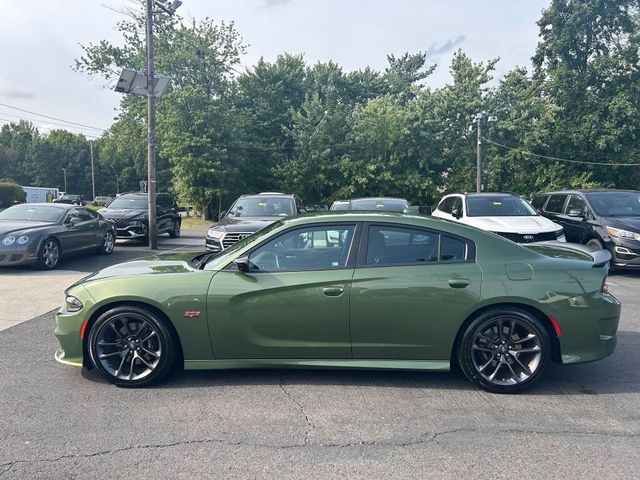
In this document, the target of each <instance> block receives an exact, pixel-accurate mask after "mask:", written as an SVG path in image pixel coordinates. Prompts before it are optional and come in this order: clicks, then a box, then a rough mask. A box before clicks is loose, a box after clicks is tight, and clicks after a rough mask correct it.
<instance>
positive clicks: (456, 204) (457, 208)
mask: <svg viewBox="0 0 640 480" xmlns="http://www.w3.org/2000/svg"><path fill="white" fill-rule="evenodd" d="M453 212H456V213H458V214H459V215H462V198H460V197H455V198H454V199H453V205H452V206H451V213H452V214H453Z"/></svg>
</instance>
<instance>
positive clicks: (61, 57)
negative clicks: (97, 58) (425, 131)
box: [0, 0, 550, 137]
mask: <svg viewBox="0 0 640 480" xmlns="http://www.w3.org/2000/svg"><path fill="white" fill-rule="evenodd" d="M549 2H550V0H544V1H543V0H446V1H444V0H183V4H182V6H181V7H180V9H179V10H178V13H179V14H180V15H181V16H183V17H184V18H185V19H187V20H189V19H193V18H195V19H198V18H202V17H205V16H208V17H210V18H212V19H214V20H216V21H217V20H225V21H234V22H235V26H236V28H237V30H238V31H239V32H240V34H241V35H242V37H243V39H244V42H245V43H246V44H248V49H247V54H246V55H245V56H244V57H243V58H242V67H243V68H250V67H251V65H253V64H255V63H256V62H257V60H258V59H260V57H264V58H265V59H266V60H268V61H273V60H275V58H276V57H277V56H278V54H280V53H283V52H289V53H294V54H297V53H302V54H304V57H305V59H306V61H307V62H308V63H310V64H313V63H316V62H319V61H321V62H323V61H328V60H333V61H334V62H336V63H338V64H340V65H341V66H342V67H343V69H344V70H346V71H349V70H357V69H360V68H364V67H366V66H370V67H372V68H374V69H378V70H384V68H385V66H386V64H387V55H388V54H395V55H401V54H402V53H404V52H418V51H426V52H427V53H428V61H429V62H430V63H436V64H437V65H438V67H437V68H436V70H435V72H434V73H433V74H432V75H431V76H430V77H429V78H428V79H427V80H426V82H425V83H426V84H427V85H429V86H431V87H441V86H443V85H445V84H446V83H448V82H450V76H449V73H448V66H449V63H450V61H451V57H452V55H453V52H454V51H455V50H457V49H459V48H460V49H462V50H463V51H464V52H465V53H466V54H467V55H469V56H470V57H471V58H472V59H473V60H474V61H484V60H488V59H492V58H496V57H499V58H500V62H499V63H498V65H497V68H496V72H495V74H496V78H500V77H501V76H502V75H504V74H505V73H506V72H508V71H509V70H511V69H512V68H513V67H515V66H525V67H529V66H530V63H531V60H530V59H531V56H532V55H533V54H534V51H535V47H536V44H537V42H538V27H537V25H536V21H537V20H538V18H539V17H540V13H541V11H542V9H543V8H545V7H547V6H548V4H549ZM126 5H128V0H27V1H16V0H6V1H3V2H2V5H1V10H0V46H2V54H0V125H1V124H4V123H7V122H8V121H12V120H13V121H17V120H18V119H19V118H24V119H28V120H31V121H33V123H34V124H35V125H37V126H39V127H41V128H42V131H43V132H46V131H48V130H50V129H52V128H60V124H64V125H65V126H66V127H67V129H68V130H71V131H76V132H80V133H83V134H85V135H87V136H89V137H96V136H99V135H100V134H101V133H102V130H101V129H106V128H108V127H109V125H110V124H111V123H112V122H113V118H114V117H115V115H116V114H117V111H118V103H119V100H120V94H119V93H117V92H115V91H113V90H112V89H111V87H109V88H107V87H106V82H105V81H104V80H103V79H101V78H93V79H92V78H90V77H88V76H87V75H85V74H82V73H78V72H75V71H73V70H72V68H71V66H72V65H73V61H74V59H75V58H78V57H79V56H81V55H82V48H81V45H87V44H89V43H97V42H99V41H101V40H108V41H110V42H113V43H116V44H119V43H120V42H121V37H120V35H119V34H118V32H117V31H116V30H115V25H116V22H117V21H118V20H120V19H122V18H123V17H122V15H121V14H119V13H117V12H116V11H114V10H118V9H120V8H121V7H123V6H126ZM108 7H110V8H108ZM18 109H22V110H18ZM24 110H27V111H29V112H33V113H27V112H25V111H24ZM36 113H37V114H41V115H46V116H48V117H54V118H56V119H61V120H65V121H67V122H69V121H70V122H74V123H76V124H82V125H85V126H89V127H93V128H85V127H80V126H76V125H71V124H69V123H65V122H60V121H59V120H54V119H51V118H49V119H47V118H44V117H42V116H37V115H35V114H36Z"/></svg>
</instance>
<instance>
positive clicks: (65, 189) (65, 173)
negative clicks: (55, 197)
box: [62, 168, 68, 193]
mask: <svg viewBox="0 0 640 480" xmlns="http://www.w3.org/2000/svg"><path fill="white" fill-rule="evenodd" d="M62 174H63V175H64V193H68V192H67V169H66V168H63V169H62Z"/></svg>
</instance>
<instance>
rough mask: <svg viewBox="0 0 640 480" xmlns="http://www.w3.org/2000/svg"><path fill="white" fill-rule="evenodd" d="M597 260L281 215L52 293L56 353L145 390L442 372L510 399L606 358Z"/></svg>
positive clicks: (606, 310) (403, 222)
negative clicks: (249, 375)
mask: <svg viewBox="0 0 640 480" xmlns="http://www.w3.org/2000/svg"><path fill="white" fill-rule="evenodd" d="M609 259H610V254H609V253H608V252H607V251H596V252H592V251H589V250H586V249H581V247H579V246H570V245H566V244H556V243H539V244H529V245H525V246H523V245H518V244H516V243H513V242H511V241H509V240H506V239H504V238H502V237H499V236H497V235H494V234H492V233H488V232H484V231H481V230H477V229H475V228H473V227H468V226H465V225H461V224H458V223H453V222H448V221H446V220H440V219H435V218H426V217H420V216H411V215H404V214H397V213H391V212H389V213H377V212H376V213H357V212H340V213H338V212H333V213H330V214H314V215H309V216H304V217H297V218H291V219H283V220H281V221H278V222H276V223H274V224H272V225H270V226H269V227H267V228H265V229H263V230H261V231H259V232H258V233H256V234H254V235H252V236H250V237H247V238H246V239H244V240H241V241H240V242H238V243H236V244H234V245H233V246H232V247H230V248H227V249H225V250H223V251H222V252H219V253H208V254H195V253H180V254H166V255H159V256H155V257H150V258H143V259H139V260H135V261H131V262H127V263H122V264H119V265H114V266H112V267H109V268H105V269H104V270H101V271H99V272H96V273H94V274H92V275H89V276H88V277H86V278H84V279H82V280H81V281H79V282H78V283H76V284H75V285H73V286H72V287H70V288H69V289H68V290H67V291H66V301H65V304H64V305H63V307H62V308H61V309H60V311H59V312H58V314H57V315H56V336H57V337H58V340H59V341H60V345H61V348H60V349H59V350H58V351H57V352H56V359H57V360H58V361H60V362H62V363H65V364H71V365H77V366H84V367H87V368H96V369H97V370H98V371H99V372H100V373H101V374H102V375H103V376H104V377H106V378H107V379H108V380H109V381H111V382H113V383H115V384H117V385H120V386H126V387H134V386H145V385H149V384H151V383H153V382H156V381H158V380H160V379H162V378H164V377H166V376H167V374H169V373H170V372H171V371H172V370H173V369H174V368H175V367H177V366H183V367H184V368H185V369H221V368H245V367H249V368H256V367H265V368H271V367H278V368H280V367H301V368H314V367H318V368H366V369H411V370H432V371H447V370H449V369H450V367H451V366H452V364H454V363H457V364H458V365H459V366H460V368H461V369H462V371H463V372H464V374H465V375H466V376H467V377H468V378H469V380H470V381H471V382H473V383H475V384H476V385H478V386H479V387H481V388H484V389H486V390H489V391H494V392H503V393H509V392H516V391H520V390H522V389H524V388H527V387H529V386H531V385H532V384H533V383H534V382H535V381H536V380H537V379H539V378H540V376H541V374H542V372H543V371H544V369H545V366H546V365H547V364H548V363H549V362H550V361H554V362H557V363H561V364H572V363H581V362H589V361H593V360H598V359H601V358H604V357H606V356H607V355H610V354H611V353H612V352H613V350H614V348H615V345H616V331H617V328H618V320H619V317H620V303H619V302H618V301H617V300H616V299H615V297H613V296H612V295H611V294H609V293H608V292H607V287H606V283H605V281H606V277H607V272H608V261H609Z"/></svg>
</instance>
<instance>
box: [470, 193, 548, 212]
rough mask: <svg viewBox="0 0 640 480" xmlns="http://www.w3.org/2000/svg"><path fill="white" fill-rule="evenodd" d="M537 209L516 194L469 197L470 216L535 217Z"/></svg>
mask: <svg viewBox="0 0 640 480" xmlns="http://www.w3.org/2000/svg"><path fill="white" fill-rule="evenodd" d="M537 215H538V214H537V213H536V211H535V209H534V208H533V207H532V206H531V205H529V202H527V201H526V200H524V199H522V198H520V197H517V196H514V195H482V196H477V197H467V216H468V217H533V216H537Z"/></svg>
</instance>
